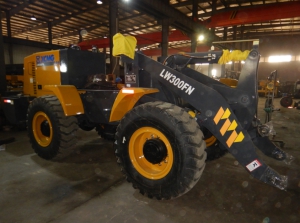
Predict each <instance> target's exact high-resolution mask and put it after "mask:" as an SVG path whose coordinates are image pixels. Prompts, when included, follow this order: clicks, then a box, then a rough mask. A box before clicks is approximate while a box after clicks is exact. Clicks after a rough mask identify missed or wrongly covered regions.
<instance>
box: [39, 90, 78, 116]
mask: <svg viewBox="0 0 300 223" xmlns="http://www.w3.org/2000/svg"><path fill="white" fill-rule="evenodd" d="M44 90H45V91H49V92H52V93H53V94H54V95H55V96H56V97H57V98H58V100H59V101H60V103H61V105H62V108H63V110H64V113H65V116H72V115H80V114H84V108H83V104H82V101H81V98H80V96H79V94H80V93H84V91H78V90H77V89H76V87H75V86H73V85H45V86H44Z"/></svg>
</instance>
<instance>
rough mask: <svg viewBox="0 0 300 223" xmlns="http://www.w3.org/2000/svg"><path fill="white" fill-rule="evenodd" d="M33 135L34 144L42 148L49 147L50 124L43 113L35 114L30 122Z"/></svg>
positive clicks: (51, 135)
mask: <svg viewBox="0 0 300 223" xmlns="http://www.w3.org/2000/svg"><path fill="white" fill-rule="evenodd" d="M32 129H33V135H34V138H35V140H36V142H37V143H38V144H39V145H40V146H42V147H47V146H49V145H50V143H51V141H52V137H53V130H52V124H51V121H50V119H49V117H48V116H47V115H46V114H45V113H44V112H41V111H40V112H37V113H36V114H35V115H34V117H33V120H32Z"/></svg>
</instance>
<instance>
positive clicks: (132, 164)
mask: <svg viewBox="0 0 300 223" xmlns="http://www.w3.org/2000/svg"><path fill="white" fill-rule="evenodd" d="M202 138H203V134H202V132H201V130H200V128H199V125H198V124H197V123H196V121H195V119H193V118H192V117H190V115H189V114H188V113H187V112H186V111H184V109H182V108H180V107H178V106H175V105H173V104H170V103H165V102H149V103H146V104H143V105H140V106H137V107H135V108H133V109H132V110H131V111H129V112H128V113H127V114H126V115H125V116H124V117H123V119H122V120H121V122H120V124H119V126H118V128H117V133H116V141H115V144H114V146H115V149H116V156H117V159H118V163H119V164H120V165H121V167H122V171H123V172H124V174H125V175H126V177H127V180H128V181H129V182H132V184H133V187H134V188H136V189H139V190H140V193H141V194H143V195H147V196H148V197H149V198H154V197H155V198H157V199H171V198H176V197H179V196H181V195H183V194H185V193H187V192H188V191H189V190H191V189H192V188H193V187H194V185H195V184H196V183H197V182H198V180H199V179H200V177H201V175H202V172H203V170H204V167H205V159H206V153H205V151H204V149H205V142H204V140H203V139H202Z"/></svg>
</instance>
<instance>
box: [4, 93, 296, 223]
mask: <svg viewBox="0 0 300 223" xmlns="http://www.w3.org/2000/svg"><path fill="white" fill-rule="evenodd" d="M264 100H265V99H264V98H261V99H260V103H259V108H260V109H259V117H260V118H261V119H262V121H264V112H263V110H262V108H261V107H262V106H263V105H264ZM275 106H276V107H279V99H276V100H275ZM272 118H273V123H274V126H275V130H276V131H277V136H276V139H278V140H281V139H282V140H284V141H285V147H286V149H285V151H287V152H288V153H289V154H291V155H293V156H294V157H295V158H296V159H295V160H294V162H293V163H292V164H291V165H287V164H286V163H284V162H279V161H275V160H272V159H270V158H267V157H264V158H263V159H264V161H265V162H266V163H268V164H269V165H270V166H271V167H272V168H273V169H275V170H277V171H278V172H279V173H280V174H283V175H288V176H289V179H290V182H291V183H290V185H289V188H288V190H286V191H281V190H279V189H277V188H273V187H271V186H268V185H266V184H264V183H262V182H259V181H257V180H255V179H253V178H251V177H250V175H249V174H248V173H247V172H246V170H244V169H243V168H242V167H241V166H240V165H239V164H238V163H237V162H236V161H235V159H234V158H233V157H232V156H231V155H230V154H227V155H226V156H225V157H223V158H220V159H218V160H215V161H212V162H208V163H207V165H206V169H205V170H204V173H203V175H202V177H201V179H200V181H199V182H198V184H197V185H196V186H195V187H194V188H193V189H192V190H191V191H190V192H189V193H187V194H185V195H183V196H182V197H179V198H177V199H175V200H169V201H157V200H151V199H148V198H147V197H144V196H142V195H140V194H139V192H138V191H136V190H134V189H133V188H132V187H131V185H130V184H129V183H127V182H126V181H125V180H124V177H123V176H122V174H121V173H120V169H119V167H118V165H117V163H116V160H115V156H114V151H113V148H112V145H111V143H109V142H107V141H104V140H102V139H101V138H99V137H98V136H97V134H96V133H95V132H92V133H91V132H83V131H82V132H81V137H82V138H81V141H80V143H79V144H78V146H77V147H76V151H75V153H74V154H73V155H71V156H70V157H68V158H67V159H65V160H64V161H62V162H52V161H45V160H43V159H41V158H39V157H38V156H37V155H36V154H34V153H33V151H32V149H31V147H30V145H29V142H28V138H27V136H26V132H15V131H10V132H0V137H5V136H9V135H13V136H15V138H16V141H15V142H13V143H11V144H7V145H6V149H5V150H3V151H0V222H1V223H15V222H16V223H22V222H24V223H25V222H26V223H35V222H38V223H41V222H43V223H47V222H55V223H59V222H60V223H68V222H70V223H71V222H72V223H77V222H79V223H80V222H84V223H87V222H88V223H99V222H100V223H106V222H117V223H118V222H130V223H132V222H139V223H146V222H149V223H151V222H157V223H159V222H164V223H169V222H170V223H171V222H185V223H188V222H203V223H206V222H208V223H229V222H230V223H235V222H237V223H242V222H243V223H244V222H245V223H248V222H251V223H254V222H257V223H276V222H287V223H290V222H295V223H296V222H297V223H298V222H300V173H299V172H300V163H299V159H300V131H299V130H300V110H297V109H286V108H281V111H279V112H276V113H273V117H272ZM260 154H261V153H260Z"/></svg>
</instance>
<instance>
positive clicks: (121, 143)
mask: <svg viewBox="0 0 300 223" xmlns="http://www.w3.org/2000/svg"><path fill="white" fill-rule="evenodd" d="M121 41H123V40H122V38H121ZM121 45H122V46H125V45H127V43H126V44H124V43H121ZM117 54H118V55H121V59H122V61H123V63H124V64H125V74H124V75H125V76H124V77H125V78H124V79H125V87H124V88H122V89H119V88H118V87H117V86H116V85H114V84H112V83H110V82H107V81H105V80H104V78H102V77H104V76H103V74H105V64H104V61H105V55H103V54H99V53H92V52H83V51H78V50H72V49H65V50H58V51H48V52H43V53H37V54H34V55H32V56H29V57H27V58H25V60H24V68H25V69H24V90H23V94H22V95H16V96H14V97H11V96H10V97H4V99H3V101H2V103H4V104H6V106H7V109H15V108H14V106H15V105H16V104H17V103H20V104H22V106H23V107H24V108H26V109H27V107H28V111H27V125H28V134H29V138H30V142H31V144H32V147H33V148H34V150H35V152H36V153H37V154H38V155H39V156H40V157H42V158H45V159H58V158H62V157H64V156H66V155H68V154H69V153H70V152H72V148H73V147H74V145H75V143H76V132H77V130H78V126H79V127H81V128H82V129H84V130H91V129H93V128H95V127H96V128H97V129H98V131H99V132H100V134H102V135H104V136H107V138H114V147H115V151H116V157H117V161H118V163H119V164H120V165H121V167H122V171H123V172H124V174H125V175H126V177H127V180H128V181H130V182H132V184H133V186H134V188H137V189H139V190H140V192H141V193H142V194H145V195H147V196H148V197H151V198H152V197H155V198H157V199H171V198H176V197H178V196H180V195H182V194H184V193H186V192H188V191H189V190H190V189H192V188H193V186H194V185H195V184H196V183H197V181H198V180H199V179H200V177H201V174H202V172H203V170H204V167H205V160H206V152H205V148H206V142H207V143H208V142H209V141H210V140H213V142H214V143H213V147H211V148H212V149H213V150H214V149H216V150H217V149H222V150H228V151H229V152H230V153H231V154H232V155H233V156H234V157H235V158H236V159H237V161H238V162H239V163H240V165H242V166H243V167H244V168H245V169H246V170H247V171H248V172H249V173H250V174H251V175H252V176H253V177H255V178H256V179H258V180H260V181H262V182H265V183H267V184H270V185H272V186H275V187H278V188H280V189H285V188H286V186H287V178H286V177H285V176H282V175H280V174H278V173H277V172H276V171H274V170H273V169H272V168H270V167H269V166H268V165H267V164H266V163H265V162H264V161H263V160H262V159H261V158H260V157H258V155H257V154H256V152H255V148H256V147H257V148H259V149H260V150H261V151H262V152H263V153H264V154H265V155H267V156H270V157H272V158H274V159H277V160H288V159H291V156H289V155H288V154H286V153H285V152H284V151H282V150H281V149H280V148H278V147H277V146H276V145H275V144H273V143H272V142H271V141H270V140H269V138H268V136H267V135H268V134H267V133H266V132H264V133H262V132H260V131H259V129H261V128H259V126H261V125H262V124H261V123H260V121H259V120H258V119H257V118H256V109H257V100H258V94H257V67H258V62H259V52H258V45H257V43H256V42H255V44H254V48H253V49H252V51H251V52H250V53H249V55H248V57H247V59H246V61H245V65H244V66H243V69H242V71H241V74H240V78H239V81H238V83H237V86H236V87H235V88H231V87H229V86H227V85H225V84H223V83H221V82H219V81H217V80H214V79H212V78H210V77H208V76H206V75H204V74H201V73H199V72H197V71H195V70H193V69H191V68H189V65H190V64H195V63H217V62H218V61H219V60H220V59H223V60H224V58H223V56H224V52H223V51H209V52H202V53H191V54H183V55H182V54H180V55H172V56H170V57H168V58H167V59H166V60H165V62H164V63H163V64H162V63H159V62H156V61H154V60H152V59H151V58H149V57H147V56H145V55H143V54H142V53H140V52H134V47H133V49H132V51H130V52H128V51H127V50H126V49H125V50H121V51H120V52H118V53H117ZM91 77H92V78H91ZM88 80H92V82H93V83H92V84H90V83H87V82H88ZM5 100H6V101H5ZM203 138H206V139H209V140H207V141H206V142H205V141H204V139H203Z"/></svg>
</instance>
